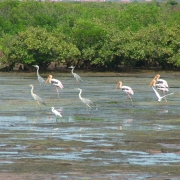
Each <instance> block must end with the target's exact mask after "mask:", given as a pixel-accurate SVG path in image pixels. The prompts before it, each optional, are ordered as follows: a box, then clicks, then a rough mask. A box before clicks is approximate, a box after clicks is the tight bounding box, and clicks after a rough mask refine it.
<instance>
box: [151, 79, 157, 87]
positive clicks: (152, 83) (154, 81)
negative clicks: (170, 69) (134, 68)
mask: <svg viewBox="0 0 180 180" xmlns="http://www.w3.org/2000/svg"><path fill="white" fill-rule="evenodd" d="M155 84H156V80H155V79H153V80H152V81H151V83H150V84H149V86H150V87H151V86H155Z"/></svg>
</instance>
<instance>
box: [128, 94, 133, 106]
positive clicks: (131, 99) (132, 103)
mask: <svg viewBox="0 0 180 180" xmlns="http://www.w3.org/2000/svg"><path fill="white" fill-rule="evenodd" d="M127 95H128V96H129V98H130V100H131V103H132V106H134V104H133V101H132V97H131V96H130V95H129V94H128V93H127Z"/></svg>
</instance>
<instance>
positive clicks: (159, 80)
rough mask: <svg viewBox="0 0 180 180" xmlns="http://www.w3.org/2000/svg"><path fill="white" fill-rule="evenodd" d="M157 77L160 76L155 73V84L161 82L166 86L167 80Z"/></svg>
mask: <svg viewBox="0 0 180 180" xmlns="http://www.w3.org/2000/svg"><path fill="white" fill-rule="evenodd" d="M159 78H160V74H156V76H155V77H154V80H156V82H157V84H162V85H163V86H164V87H166V88H168V83H167V81H166V80H164V79H159Z"/></svg>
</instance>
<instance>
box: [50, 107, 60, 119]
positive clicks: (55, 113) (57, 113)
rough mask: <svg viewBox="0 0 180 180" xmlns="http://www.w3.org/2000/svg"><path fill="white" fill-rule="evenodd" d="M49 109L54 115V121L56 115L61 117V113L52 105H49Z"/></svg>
mask: <svg viewBox="0 0 180 180" xmlns="http://www.w3.org/2000/svg"><path fill="white" fill-rule="evenodd" d="M51 111H52V113H53V114H54V115H55V116H56V121H57V118H58V116H59V117H62V115H61V113H60V112H59V111H58V110H56V109H54V107H51Z"/></svg>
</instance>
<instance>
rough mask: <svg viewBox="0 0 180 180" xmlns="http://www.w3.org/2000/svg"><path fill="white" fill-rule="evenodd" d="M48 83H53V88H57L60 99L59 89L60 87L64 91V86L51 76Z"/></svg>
mask: <svg viewBox="0 0 180 180" xmlns="http://www.w3.org/2000/svg"><path fill="white" fill-rule="evenodd" d="M47 82H49V83H51V84H52V85H53V86H55V88H56V91H57V93H58V97H59V91H58V87H59V88H60V89H63V88H64V86H63V85H62V83H61V81H59V80H58V79H54V78H52V75H49V76H48V78H47V80H46V83H47Z"/></svg>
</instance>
